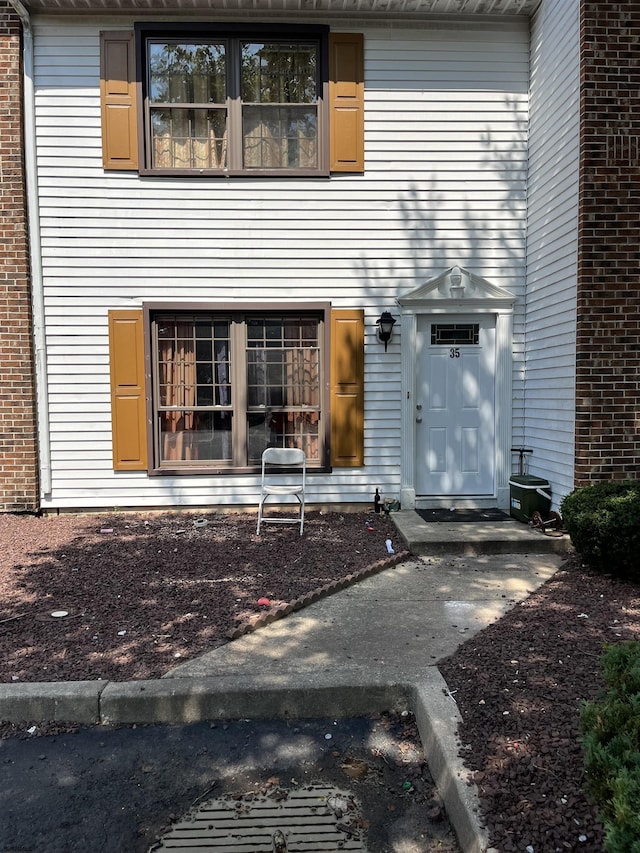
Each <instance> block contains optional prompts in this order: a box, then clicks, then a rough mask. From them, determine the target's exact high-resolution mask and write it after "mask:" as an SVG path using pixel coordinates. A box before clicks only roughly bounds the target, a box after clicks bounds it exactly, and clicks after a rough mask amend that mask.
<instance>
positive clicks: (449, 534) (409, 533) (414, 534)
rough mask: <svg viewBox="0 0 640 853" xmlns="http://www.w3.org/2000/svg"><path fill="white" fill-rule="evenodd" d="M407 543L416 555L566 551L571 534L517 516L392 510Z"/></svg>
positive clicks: (559, 552)
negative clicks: (437, 517) (444, 517)
mask: <svg viewBox="0 0 640 853" xmlns="http://www.w3.org/2000/svg"><path fill="white" fill-rule="evenodd" d="M390 517H391V519H392V520H393V522H394V523H395V525H396V527H397V528H398V533H399V534H400V536H401V538H402V539H403V541H404V542H405V544H406V547H407V548H408V549H409V550H410V551H411V553H412V554H415V555H416V556H426V555H429V554H463V555H466V556H476V555H478V554H565V553H568V552H569V551H570V549H571V539H570V538H569V536H568V534H566V533H565V534H562V535H553V534H551V533H543V532H541V531H539V530H535V529H534V528H532V527H529V525H527V524H522V522H519V521H516V520H515V519H513V518H509V519H505V521H483V522H480V523H475V522H453V523H450V522H446V521H445V522H427V521H424V519H422V518H421V517H420V516H419V515H418V513H417V512H414V510H400V511H399V512H392V513H391V516H390Z"/></svg>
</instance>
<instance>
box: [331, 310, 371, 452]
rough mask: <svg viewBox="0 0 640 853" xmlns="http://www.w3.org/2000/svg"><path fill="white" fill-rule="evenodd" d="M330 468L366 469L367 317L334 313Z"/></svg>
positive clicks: (334, 311) (352, 312) (332, 325)
mask: <svg viewBox="0 0 640 853" xmlns="http://www.w3.org/2000/svg"><path fill="white" fill-rule="evenodd" d="M331 464H332V465H334V466H336V467H357V466H360V465H364V313H363V312H362V311H360V310H355V309H354V310H342V309H334V310H333V311H332V312H331Z"/></svg>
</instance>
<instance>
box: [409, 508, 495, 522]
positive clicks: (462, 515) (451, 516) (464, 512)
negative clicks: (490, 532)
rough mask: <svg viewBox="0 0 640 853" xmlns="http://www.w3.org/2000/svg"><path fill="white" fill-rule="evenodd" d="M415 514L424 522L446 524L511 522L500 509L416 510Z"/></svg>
mask: <svg viewBox="0 0 640 853" xmlns="http://www.w3.org/2000/svg"><path fill="white" fill-rule="evenodd" d="M416 512H417V513H418V515H419V516H420V518H422V519H424V520H425V521H448V522H457V521H462V522H468V523H475V524H481V523H482V522H483V521H511V517H510V516H508V515H507V514H506V513H505V512H502V510H501V509H498V508H497V507H496V508H493V509H469V508H464V507H460V508H456V509H446V508H439V509H417V510H416Z"/></svg>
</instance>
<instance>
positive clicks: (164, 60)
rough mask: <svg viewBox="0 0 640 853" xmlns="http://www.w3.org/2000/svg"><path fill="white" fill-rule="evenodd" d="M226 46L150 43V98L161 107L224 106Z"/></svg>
mask: <svg viewBox="0 0 640 853" xmlns="http://www.w3.org/2000/svg"><path fill="white" fill-rule="evenodd" d="M226 98H227V81H226V58H225V47H224V44H215V43H209V44H158V43H153V42H151V43H150V44H149V99H150V100H151V102H152V103H160V104H224V103H225V101H226Z"/></svg>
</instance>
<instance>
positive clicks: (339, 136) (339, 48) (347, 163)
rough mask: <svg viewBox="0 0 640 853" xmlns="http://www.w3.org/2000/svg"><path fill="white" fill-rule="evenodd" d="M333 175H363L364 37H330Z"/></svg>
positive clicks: (359, 35) (349, 34)
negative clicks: (340, 173)
mask: <svg viewBox="0 0 640 853" xmlns="http://www.w3.org/2000/svg"><path fill="white" fill-rule="evenodd" d="M329 112H330V116H329V124H330V129H329V132H330V136H331V145H330V168H331V171H332V172H364V37H363V35H362V33H331V34H330V35H329Z"/></svg>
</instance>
